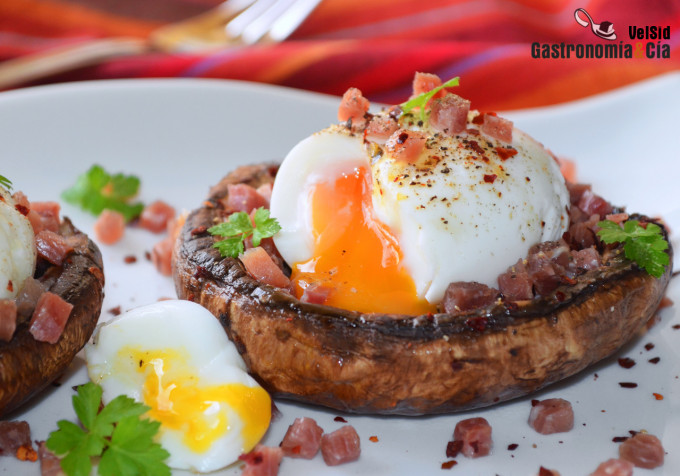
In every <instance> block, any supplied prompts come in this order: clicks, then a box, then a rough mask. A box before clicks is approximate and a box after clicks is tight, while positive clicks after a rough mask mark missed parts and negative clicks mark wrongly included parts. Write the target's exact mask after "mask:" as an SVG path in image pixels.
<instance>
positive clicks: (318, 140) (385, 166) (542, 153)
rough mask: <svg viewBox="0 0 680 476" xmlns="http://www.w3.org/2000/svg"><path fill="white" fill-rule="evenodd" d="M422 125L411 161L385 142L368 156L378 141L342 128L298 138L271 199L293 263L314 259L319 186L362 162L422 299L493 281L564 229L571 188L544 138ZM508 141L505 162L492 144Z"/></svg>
mask: <svg viewBox="0 0 680 476" xmlns="http://www.w3.org/2000/svg"><path fill="white" fill-rule="evenodd" d="M411 127H412V128H413V129H420V130H422V127H420V126H417V125H412V126H411ZM425 131H426V132H428V133H429V134H430V137H429V139H428V146H427V148H426V149H425V151H424V152H423V154H422V155H421V157H420V158H419V159H418V160H417V161H416V162H415V163H413V164H410V163H406V162H404V161H399V160H396V159H395V157H393V156H391V155H390V154H389V153H388V151H387V150H386V149H385V150H382V149H381V150H380V153H379V154H377V155H374V156H373V157H371V156H370V155H369V151H371V153H374V152H375V150H376V149H375V147H373V148H371V147H367V145H366V144H365V143H364V139H363V136H362V135H361V134H354V133H352V132H350V131H349V130H348V129H346V128H344V127H341V126H332V127H330V128H328V129H325V130H323V131H321V132H317V133H316V134H314V135H312V136H310V137H308V138H306V139H304V140H303V141H302V142H300V143H299V144H298V145H297V146H295V147H294V148H293V149H292V150H291V151H290V153H289V154H288V155H287V156H286V158H285V160H284V161H283V163H282V165H281V168H280V169H279V172H278V173H277V177H276V182H275V183H274V189H273V192H272V199H271V214H272V216H274V217H275V218H277V219H278V220H279V223H280V224H281V226H282V231H281V232H280V233H279V234H278V235H277V236H275V238H274V240H275V243H276V246H277V248H278V250H279V251H280V253H281V255H282V256H283V258H284V259H285V260H286V261H287V262H288V263H289V264H295V263H298V262H302V261H306V260H309V259H311V258H312V257H313V252H314V237H313V233H312V226H311V216H312V210H311V209H310V208H311V207H310V206H309V196H310V193H311V190H312V188H313V185H314V184H315V183H318V182H320V181H322V180H335V178H336V177H337V176H338V173H339V171H347V170H351V169H353V168H355V167H358V166H365V167H367V168H368V167H370V170H371V174H372V178H373V197H372V198H373V206H374V210H375V214H376V216H377V217H378V218H379V219H380V220H381V221H382V222H383V223H384V224H385V225H387V226H388V227H390V229H391V230H392V232H393V234H394V235H395V236H396V237H397V239H398V241H399V245H400V248H401V250H402V253H403V260H402V263H403V265H404V266H405V267H406V269H407V270H408V272H409V274H410V276H411V277H412V278H413V280H414V283H415V286H416V291H417V294H418V297H419V298H424V299H427V300H428V301H429V302H430V303H433V304H436V303H438V302H440V301H441V299H442V298H443V296H444V292H445V291H446V288H447V286H448V284H449V283H451V282H455V281H477V282H480V283H483V284H486V285H488V286H492V287H496V286H497V285H498V284H497V277H498V275H499V274H501V273H502V272H504V271H505V270H506V269H507V268H508V266H510V265H512V264H514V263H515V262H516V261H517V260H518V259H519V258H522V257H524V256H526V255H527V252H528V250H529V248H530V247H531V246H532V245H534V244H536V243H539V242H542V241H549V240H556V239H559V238H560V237H561V236H562V234H563V232H564V231H565V230H566V229H567V227H568V215H567V209H568V206H569V194H568V192H567V189H566V186H565V182H564V178H563V177H562V175H561V173H560V170H559V167H558V165H557V163H556V162H555V160H554V159H553V157H552V156H551V154H550V153H549V152H548V151H547V150H546V149H545V148H544V147H543V146H542V145H541V144H539V143H538V142H536V141H535V140H533V139H532V138H531V137H529V136H528V135H527V134H525V133H523V132H522V131H520V130H518V129H514V130H513V141H512V144H505V143H502V142H500V141H498V140H496V139H494V138H492V137H487V136H486V135H484V134H479V133H475V134H473V133H462V134H460V135H457V136H453V137H451V136H446V135H443V134H436V135H435V134H434V133H433V132H432V131H428V130H425ZM471 141H474V142H475V143H476V146H475V147H472V146H471ZM509 145H511V146H512V147H513V148H514V149H516V150H517V154H516V155H514V156H513V157H510V158H507V160H503V159H502V158H501V157H500V156H499V155H498V153H497V151H496V149H495V148H496V147H508V146H509ZM477 147H479V148H481V149H483V152H484V153H483V155H484V159H482V157H481V154H480V153H479V148H477ZM485 176H487V177H486V179H485ZM340 205H341V204H338V206H340Z"/></svg>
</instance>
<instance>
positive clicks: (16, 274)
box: [0, 186, 36, 299]
mask: <svg viewBox="0 0 680 476" xmlns="http://www.w3.org/2000/svg"><path fill="white" fill-rule="evenodd" d="M35 262H36V251H35V236H34V235H33V227H32V226H31V222H29V221H28V219H27V218H26V217H25V216H24V215H22V214H21V213H20V212H19V211H18V210H17V209H16V207H15V203H14V200H13V199H12V196H11V195H10V194H9V192H7V190H5V189H4V188H2V186H0V299H13V298H15V297H16V295H17V293H18V292H19V291H20V290H21V288H22V287H23V285H24V281H25V280H26V278H28V277H30V276H33V272H34V271H35Z"/></svg>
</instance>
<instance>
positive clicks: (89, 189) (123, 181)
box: [61, 165, 144, 221]
mask: <svg viewBox="0 0 680 476" xmlns="http://www.w3.org/2000/svg"><path fill="white" fill-rule="evenodd" d="M139 185H140V180H139V178H138V177H135V176H134V175H124V174H122V173H118V174H114V175H111V174H109V173H108V172H107V171H106V170H104V168H103V167H101V166H100V165H93V166H92V167H90V169H89V170H88V171H87V172H85V173H84V174H82V175H80V176H79V177H78V178H77V179H76V183H75V184H74V185H73V186H72V187H71V188H68V189H66V190H64V192H63V193H62V194H61V196H62V198H63V199H64V200H66V201H67V202H69V203H71V204H74V205H79V206H80V207H81V208H82V209H83V210H85V211H88V212H90V213H92V214H93V215H99V214H100V213H101V212H102V211H103V210H104V209H109V210H115V211H117V212H120V213H122V214H123V216H124V217H125V219H126V220H127V221H130V220H132V219H133V218H135V217H137V216H139V214H140V213H142V210H143V209H144V205H143V204H141V203H130V201H131V200H132V199H133V198H134V197H135V195H137V192H138V191H139Z"/></svg>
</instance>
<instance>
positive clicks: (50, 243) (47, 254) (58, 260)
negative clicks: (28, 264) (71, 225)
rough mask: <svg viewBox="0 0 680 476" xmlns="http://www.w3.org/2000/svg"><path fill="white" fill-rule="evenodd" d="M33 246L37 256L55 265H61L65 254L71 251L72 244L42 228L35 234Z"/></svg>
mask: <svg viewBox="0 0 680 476" xmlns="http://www.w3.org/2000/svg"><path fill="white" fill-rule="evenodd" d="M35 248H36V251H37V252H38V256H40V257H41V258H43V259H46V260H47V261H49V262H50V263H52V264H54V265H56V266H61V265H62V264H63V263H64V259H65V258H66V256H68V254H69V253H71V252H72V251H73V246H71V245H70V244H69V243H68V242H67V241H66V240H65V239H64V237H63V236H61V235H59V234H57V233H55V232H53V231H49V230H42V231H41V232H40V233H38V234H37V235H35Z"/></svg>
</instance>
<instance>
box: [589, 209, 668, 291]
mask: <svg viewBox="0 0 680 476" xmlns="http://www.w3.org/2000/svg"><path fill="white" fill-rule="evenodd" d="M597 226H599V227H600V230H599V231H598V232H597V236H599V237H600V239H601V240H602V241H603V242H605V243H624V245H623V251H624V253H625V255H626V258H628V259H629V260H632V261H635V262H636V263H637V264H638V265H639V266H640V267H642V268H644V269H645V270H646V271H647V272H648V273H649V274H651V275H652V276H654V277H655V278H660V277H661V276H662V275H663V273H664V269H665V267H666V266H667V265H668V264H669V262H670V260H669V257H668V253H665V250H666V249H668V242H667V241H666V240H665V239H664V237H663V234H662V233H661V227H660V226H658V225H655V224H654V223H647V226H646V227H643V226H641V225H640V222H639V221H638V220H628V221H627V222H625V223H624V224H623V228H621V227H620V226H619V225H618V224H617V223H614V222H613V221H611V220H603V221H601V222H599V223H598V224H597Z"/></svg>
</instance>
